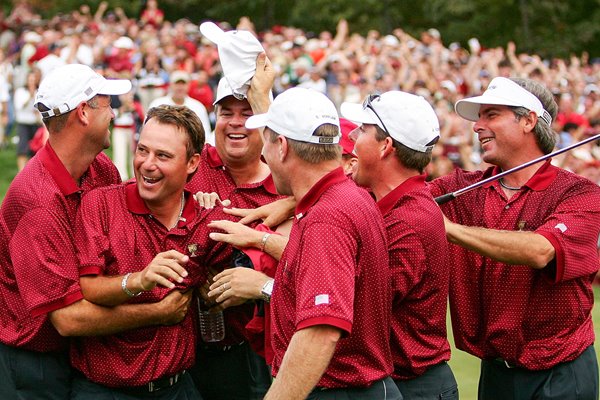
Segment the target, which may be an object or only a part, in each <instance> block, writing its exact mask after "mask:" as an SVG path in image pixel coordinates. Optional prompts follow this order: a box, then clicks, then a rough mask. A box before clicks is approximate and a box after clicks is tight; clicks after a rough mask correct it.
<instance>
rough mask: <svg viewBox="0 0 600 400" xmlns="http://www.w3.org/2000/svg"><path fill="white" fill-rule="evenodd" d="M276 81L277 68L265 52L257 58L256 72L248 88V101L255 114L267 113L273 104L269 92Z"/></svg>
mask: <svg viewBox="0 0 600 400" xmlns="http://www.w3.org/2000/svg"><path fill="white" fill-rule="evenodd" d="M274 82H275V70H274V69H273V66H272V65H271V61H270V60H269V59H268V58H267V55H266V54H265V53H260V54H259V55H258V57H257V58H256V73H255V74H254V77H252V81H251V82H250V88H249V89H248V102H249V103H250V106H251V107H252V111H253V112H254V114H262V113H266V112H267V111H268V109H269V105H270V104H271V99H270V97H269V93H270V92H271V89H272V88H273V83H274Z"/></svg>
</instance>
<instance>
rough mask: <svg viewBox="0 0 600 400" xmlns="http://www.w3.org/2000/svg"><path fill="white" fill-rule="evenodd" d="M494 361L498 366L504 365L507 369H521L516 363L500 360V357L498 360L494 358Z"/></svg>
mask: <svg viewBox="0 0 600 400" xmlns="http://www.w3.org/2000/svg"><path fill="white" fill-rule="evenodd" d="M493 361H494V362H495V363H496V364H502V365H504V366H505V367H506V368H521V367H519V366H518V365H517V364H515V363H512V362H510V361H507V360H505V359H503V358H500V357H498V358H494V359H493Z"/></svg>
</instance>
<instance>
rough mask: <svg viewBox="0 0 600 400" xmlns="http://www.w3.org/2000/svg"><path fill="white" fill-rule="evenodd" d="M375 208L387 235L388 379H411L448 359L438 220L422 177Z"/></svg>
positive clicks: (443, 250)
mask: <svg viewBox="0 0 600 400" xmlns="http://www.w3.org/2000/svg"><path fill="white" fill-rule="evenodd" d="M377 205H378V206H379V210H380V211H381V213H382V214H383V220H384V222H385V228H386V231H387V238H388V251H389V256H390V269H391V275H392V276H391V280H392V292H393V300H392V321H391V327H392V331H391V332H392V334H391V338H390V347H391V349H392V358H393V360H394V373H393V374H392V377H393V378H394V379H412V378H416V377H417V376H420V375H422V374H423V373H425V371H427V369H428V368H430V367H433V366H434V365H436V364H439V363H440V362H443V361H448V360H449V359H450V344H449V343H448V339H447V336H446V309H447V299H448V279H449V277H448V242H447V240H446V231H445V229H444V219H443V217H442V213H441V211H440V208H439V207H438V206H437V204H436V203H435V201H434V200H433V198H432V196H431V192H430V191H429V189H428V188H427V186H426V184H425V176H424V175H420V176H415V177H412V178H410V179H408V180H406V181H405V182H403V183H402V184H401V185H400V186H398V187H396V188H395V189H394V190H392V191H391V192H390V193H388V194H387V195H386V196H385V197H384V198H382V199H381V200H380V201H379V202H378V203H377Z"/></svg>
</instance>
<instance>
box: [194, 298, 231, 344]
mask: <svg viewBox="0 0 600 400" xmlns="http://www.w3.org/2000/svg"><path fill="white" fill-rule="evenodd" d="M198 312H199V317H200V318H199V320H200V337H201V338H202V341H204V342H206V343H212V342H220V341H221V340H223V339H224V338H225V320H224V318H223V311H218V312H214V311H209V308H208V306H207V305H206V303H205V302H204V301H203V300H201V299H198Z"/></svg>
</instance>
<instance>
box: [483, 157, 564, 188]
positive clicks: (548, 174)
mask: <svg viewBox="0 0 600 400" xmlns="http://www.w3.org/2000/svg"><path fill="white" fill-rule="evenodd" d="M551 161H552V160H551V159H548V160H546V161H545V162H544V164H542V166H541V167H540V168H538V170H537V171H535V174H533V176H532V177H531V178H529V180H528V181H527V182H526V183H525V184H524V185H523V187H525V186H527V187H528V188H529V189H531V190H535V191H541V190H545V189H547V188H548V186H550V184H551V183H552V182H554V179H555V178H556V175H557V174H558V168H556V167H555V166H554V165H552V164H551ZM500 172H502V171H501V170H500V167H498V166H495V167H490V168H488V170H487V171H486V172H485V174H484V175H483V178H484V179H485V178H487V177H488V176H494V175H498V174H499V173H500ZM492 185H495V186H496V187H497V188H498V189H499V188H500V183H499V182H498V181H493V182H489V183H487V184H485V185H484V187H486V188H489V187H490V186H492Z"/></svg>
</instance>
